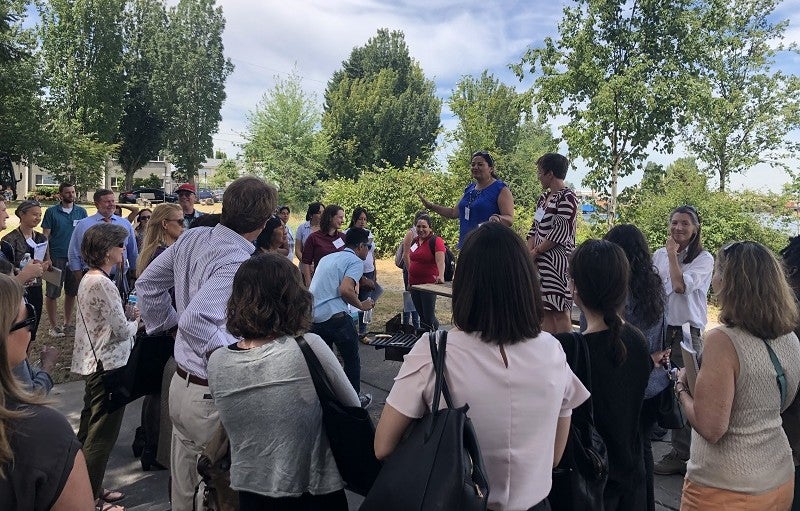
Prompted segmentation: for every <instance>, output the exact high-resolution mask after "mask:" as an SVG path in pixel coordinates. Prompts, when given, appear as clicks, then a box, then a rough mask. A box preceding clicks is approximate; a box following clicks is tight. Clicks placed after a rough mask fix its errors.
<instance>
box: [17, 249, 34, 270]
mask: <svg viewBox="0 0 800 511" xmlns="http://www.w3.org/2000/svg"><path fill="white" fill-rule="evenodd" d="M29 262H31V255H30V254H29V253H27V252H26V253H25V255H24V256H22V260H21V261H20V262H19V268H20V270H21V269H22V268H25V267H26V266H27V265H28V263H29Z"/></svg>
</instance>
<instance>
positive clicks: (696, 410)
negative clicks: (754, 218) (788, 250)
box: [675, 241, 800, 511]
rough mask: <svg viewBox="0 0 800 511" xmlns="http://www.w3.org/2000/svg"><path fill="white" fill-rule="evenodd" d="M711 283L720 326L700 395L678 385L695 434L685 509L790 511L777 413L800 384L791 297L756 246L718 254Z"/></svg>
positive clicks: (788, 465) (708, 343)
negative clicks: (718, 311)
mask: <svg viewBox="0 0 800 511" xmlns="http://www.w3.org/2000/svg"><path fill="white" fill-rule="evenodd" d="M712 284H713V288H714V295H715V296H716V297H717V300H718V302H719V305H720V309H721V310H720V315H719V319H720V322H721V323H722V326H719V327H717V328H714V329H712V330H710V331H709V332H708V333H707V334H706V337H705V346H704V352H703V359H702V363H701V365H700V371H699V372H698V373H697V380H696V382H695V384H694V388H693V389H691V388H689V384H688V382H687V379H688V378H687V374H686V369H682V370H680V371H679V373H678V382H677V384H676V385H675V392H676V393H677V395H678V399H679V400H680V403H681V407H682V408H683V410H684V411H685V412H686V417H687V418H688V419H689V422H690V423H691V425H692V428H693V432H692V453H691V458H690V459H689V462H688V464H687V471H686V479H685V480H684V483H683V493H682V496H681V509H682V510H685V511H699V510H703V511H717V510H719V511H722V510H728V509H737V510H753V511H756V510H759V511H760V510H764V509H770V510H775V511H785V510H788V509H789V508H790V506H791V504H792V494H793V490H794V463H793V461H792V451H791V448H790V446H789V441H788V440H787V438H786V434H785V433H784V431H783V429H782V428H781V417H780V414H781V412H782V411H783V410H785V409H786V408H787V407H789V405H790V404H792V401H793V400H794V398H795V395H796V394H797V387H798V384H799V383H800V344H798V339H797V336H796V335H795V333H794V329H795V328H796V327H797V324H798V321H799V320H800V315H799V314H798V310H797V303H796V302H795V297H794V293H793V292H792V289H791V287H790V286H789V283H788V282H787V281H786V277H785V275H784V272H783V267H782V266H781V264H780V263H779V262H778V260H777V259H776V258H775V256H774V255H773V254H772V252H770V251H769V249H767V248H766V247H764V246H763V245H761V244H760V243H756V242H752V241H744V242H737V243H733V244H731V245H728V246H726V247H724V248H722V249H721V250H720V251H719V252H718V253H717V264H716V268H715V271H714V279H713V283H712ZM776 375H777V376H776ZM793 407H794V406H793Z"/></svg>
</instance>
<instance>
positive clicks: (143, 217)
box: [133, 208, 153, 253]
mask: <svg viewBox="0 0 800 511" xmlns="http://www.w3.org/2000/svg"><path fill="white" fill-rule="evenodd" d="M152 216H153V211H152V210H151V209H150V208H144V209H142V210H141V211H139V213H138V214H137V215H136V227H134V228H133V232H134V233H135V234H136V248H138V249H139V253H141V252H142V241H143V240H144V231H145V229H146V228H147V222H149V221H150V218H151V217H152Z"/></svg>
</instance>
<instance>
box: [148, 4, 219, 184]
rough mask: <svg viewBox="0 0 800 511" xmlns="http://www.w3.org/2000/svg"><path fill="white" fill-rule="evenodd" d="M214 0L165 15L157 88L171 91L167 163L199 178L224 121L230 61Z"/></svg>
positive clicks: (182, 7)
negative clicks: (165, 31) (164, 40)
mask: <svg viewBox="0 0 800 511" xmlns="http://www.w3.org/2000/svg"><path fill="white" fill-rule="evenodd" d="M214 4H215V0H180V1H179V2H178V5H177V6H176V7H172V8H171V9H170V11H169V15H168V38H169V53H168V54H167V55H166V56H165V58H166V59H167V62H166V67H165V69H167V70H168V71H167V72H166V73H165V74H164V75H163V76H161V77H160V79H161V80H162V82H163V86H159V90H164V91H170V93H169V95H168V97H167V100H168V101H167V102H166V103H165V104H167V105H170V109H169V110H168V112H167V114H166V116H165V119H166V120H167V144H168V150H169V152H170V154H171V156H172V158H171V162H172V163H174V164H175V166H176V167H177V168H178V170H179V174H180V175H181V176H183V177H185V178H186V179H187V180H192V179H194V178H195V177H196V176H197V171H198V169H199V168H200V165H201V164H202V163H203V162H204V161H205V159H206V155H212V154H213V143H212V139H211V135H213V134H214V133H216V131H217V128H218V126H219V121H220V120H221V119H222V117H221V115H220V109H221V108H222V103H223V102H224V101H225V80H226V79H227V77H228V75H229V74H230V73H231V72H232V71H233V64H231V61H230V60H229V59H227V58H225V55H224V48H223V45H222V32H223V30H224V29H225V18H224V16H223V15H222V8H221V7H214Z"/></svg>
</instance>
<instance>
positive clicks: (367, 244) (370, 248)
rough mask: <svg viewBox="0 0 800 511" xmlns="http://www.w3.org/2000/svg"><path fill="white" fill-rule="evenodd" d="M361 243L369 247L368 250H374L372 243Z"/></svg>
mask: <svg viewBox="0 0 800 511" xmlns="http://www.w3.org/2000/svg"><path fill="white" fill-rule="evenodd" d="M361 245H362V246H364V247H367V250H372V245H371V244H369V243H362V244H361Z"/></svg>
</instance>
